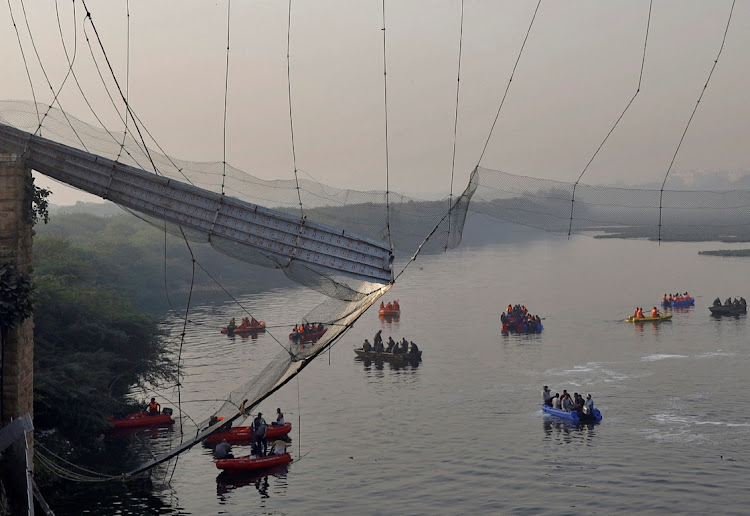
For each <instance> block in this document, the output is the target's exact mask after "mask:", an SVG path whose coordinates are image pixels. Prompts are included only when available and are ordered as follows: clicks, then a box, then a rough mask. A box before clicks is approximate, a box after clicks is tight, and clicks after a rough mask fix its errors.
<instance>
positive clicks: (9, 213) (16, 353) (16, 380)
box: [0, 153, 34, 425]
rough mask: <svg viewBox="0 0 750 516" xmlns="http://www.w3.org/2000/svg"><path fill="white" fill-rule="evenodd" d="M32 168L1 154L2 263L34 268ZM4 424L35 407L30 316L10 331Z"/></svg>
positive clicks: (0, 245) (0, 260) (32, 327)
mask: <svg viewBox="0 0 750 516" xmlns="http://www.w3.org/2000/svg"><path fill="white" fill-rule="evenodd" d="M30 177H31V171H30V170H29V169H27V168H25V167H24V166H23V162H22V161H21V160H20V158H19V157H18V156H17V155H14V154H4V153H0V262H2V263H4V262H7V261H15V262H16V266H17V267H18V270H19V271H23V272H27V271H29V269H30V267H31V257H32V254H31V235H32V228H31V225H30V224H28V223H27V222H26V220H25V218H24V203H25V185H26V182H27V181H29V178H30ZM4 351H5V369H4V372H3V377H2V382H3V407H4V411H5V421H3V425H4V424H5V423H7V422H8V421H10V418H11V417H12V418H16V417H19V416H22V415H24V414H29V415H31V416H32V417H33V410H34V323H33V321H32V320H31V319H27V320H26V321H24V322H23V323H22V324H20V325H19V326H17V327H16V328H14V329H12V330H11V331H10V334H9V335H8V339H7V342H6V345H5V350H4Z"/></svg>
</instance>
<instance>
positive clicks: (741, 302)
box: [740, 296, 747, 306]
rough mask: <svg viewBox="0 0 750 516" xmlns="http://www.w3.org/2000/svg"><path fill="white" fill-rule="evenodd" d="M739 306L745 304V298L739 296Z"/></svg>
mask: <svg viewBox="0 0 750 516" xmlns="http://www.w3.org/2000/svg"><path fill="white" fill-rule="evenodd" d="M740 306H747V301H745V298H744V297H742V296H740Z"/></svg>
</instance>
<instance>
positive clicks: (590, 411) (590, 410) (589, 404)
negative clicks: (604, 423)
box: [583, 394, 594, 416]
mask: <svg viewBox="0 0 750 516" xmlns="http://www.w3.org/2000/svg"><path fill="white" fill-rule="evenodd" d="M583 413H584V414H586V415H587V416H592V415H594V400H593V399H591V394H587V395H586V401H585V402H584V403H583Z"/></svg>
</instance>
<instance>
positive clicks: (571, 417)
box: [542, 405, 602, 423]
mask: <svg viewBox="0 0 750 516" xmlns="http://www.w3.org/2000/svg"><path fill="white" fill-rule="evenodd" d="M542 412H544V413H545V414H549V415H551V416H555V417H559V418H560V419H567V420H568V421H573V422H574V423H581V422H583V423H585V422H587V421H589V422H590V421H594V422H597V421H601V420H602V413H601V412H599V409H596V408H595V409H594V413H593V414H592V415H591V416H583V418H580V417H579V416H578V411H577V410H574V411H572V412H566V411H564V410H562V409H556V408H552V407H550V406H548V405H542Z"/></svg>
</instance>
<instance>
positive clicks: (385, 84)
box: [381, 0, 393, 250]
mask: <svg viewBox="0 0 750 516" xmlns="http://www.w3.org/2000/svg"><path fill="white" fill-rule="evenodd" d="M381 3H382V8H383V28H382V29H381V30H382V31H383V112H384V115H385V117H384V119H385V120H384V122H385V226H386V230H387V231H388V245H389V246H390V248H391V250H393V241H392V240H391V204H390V194H391V192H390V190H391V189H390V184H389V182H390V174H389V165H390V159H389V155H388V65H387V60H386V48H387V47H386V39H385V0H382V2H381Z"/></svg>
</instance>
